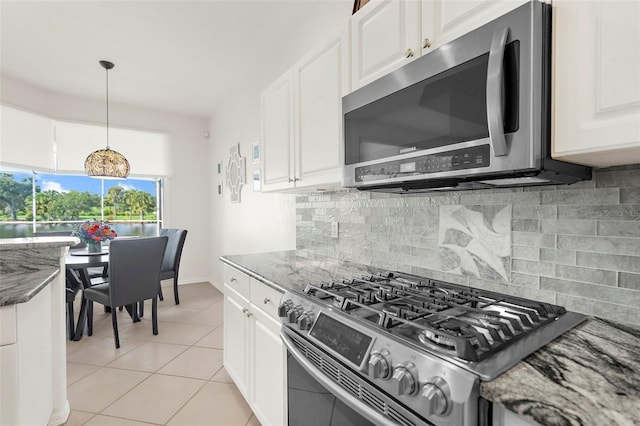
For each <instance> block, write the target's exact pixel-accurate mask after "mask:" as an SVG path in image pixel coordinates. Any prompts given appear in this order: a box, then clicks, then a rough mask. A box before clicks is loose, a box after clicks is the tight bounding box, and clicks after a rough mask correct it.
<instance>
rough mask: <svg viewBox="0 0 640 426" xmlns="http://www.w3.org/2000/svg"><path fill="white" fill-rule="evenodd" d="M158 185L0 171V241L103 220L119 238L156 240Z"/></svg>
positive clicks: (147, 181)
mask: <svg viewBox="0 0 640 426" xmlns="http://www.w3.org/2000/svg"><path fill="white" fill-rule="evenodd" d="M161 195H162V179H126V180H105V179H95V178H90V177H88V176H84V175H65V174H53V173H40V172H35V171H24V170H9V169H0V237H2V238H16V237H29V236H32V235H33V233H34V232H47V231H62V230H69V231H70V232H71V230H73V229H75V227H77V226H78V224H79V223H82V222H84V221H85V220H91V219H102V220H106V221H107V222H109V223H110V224H111V225H113V227H114V228H115V230H116V232H117V233H118V235H136V236H155V235H158V231H159V228H160V227H161V225H162V223H161V220H162V213H161V208H162V203H161Z"/></svg>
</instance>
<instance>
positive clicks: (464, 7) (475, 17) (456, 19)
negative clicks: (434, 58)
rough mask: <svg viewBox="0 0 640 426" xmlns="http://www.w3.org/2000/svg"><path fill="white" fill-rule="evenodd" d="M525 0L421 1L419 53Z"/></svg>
mask: <svg viewBox="0 0 640 426" xmlns="http://www.w3.org/2000/svg"><path fill="white" fill-rule="evenodd" d="M527 1H528V0H509V1H502V0H456V1H451V0H422V53H423V54H424V53H427V52H429V51H430V50H432V49H434V48H436V47H438V46H441V45H442V44H444V43H447V42H449V41H451V40H454V39H456V38H458V37H460V36H461V35H463V34H465V33H467V32H469V31H471V30H474V29H476V28H478V27H480V26H482V25H484V24H486V23H487V22H490V21H492V20H493V19H495V18H497V17H499V16H501V15H504V14H505V13H507V12H509V11H511V10H513V9H515V8H516V7H518V6H520V5H522V4H524V3H526V2H527Z"/></svg>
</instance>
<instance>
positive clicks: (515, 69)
mask: <svg viewBox="0 0 640 426" xmlns="http://www.w3.org/2000/svg"><path fill="white" fill-rule="evenodd" d="M551 10H552V9H551V6H549V5H547V4H545V3H541V2H539V1H531V2H529V3H526V4H524V5H522V6H520V7H518V8H516V9H514V10H513V11H511V12H509V13H507V14H505V15H503V16H501V17H499V18H497V19H495V20H494V21H492V22H490V23H488V24H486V25H484V26H482V27H480V28H478V29H476V30H473V31H472V32H469V33H467V34H465V35H463V36H462V37H460V38H457V39H456V40H453V41H452V42H450V43H448V44H445V45H443V46H441V47H439V48H437V49H435V50H434V51H432V52H430V53H428V54H426V55H424V56H423V57H421V58H419V59H416V60H415V61H413V62H411V63H409V64H407V65H405V66H403V67H402V68H400V69H398V70H396V71H393V72H392V73H390V74H388V75H386V76H384V77H382V78H380V79H378V80H376V81H374V82H372V83H370V84H368V85H366V86H364V87H362V88H360V89H358V90H356V91H355V92H353V93H351V94H349V95H347V96H345V97H344V98H343V99H342V107H343V114H344V137H345V167H344V176H343V184H344V186H345V187H357V188H360V189H366V190H378V191H384V192H399V193H404V192H416V191H432V190H435V189H446V190H452V189H477V188H491V187H506V186H527V185H548V184H570V183H574V182H577V181H581V180H585V179H590V178H591V169H590V168H589V167H585V166H581V165H576V164H570V163H565V162H561V161H557V160H553V159H552V158H551V146H550V145H551Z"/></svg>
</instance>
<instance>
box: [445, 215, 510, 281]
mask: <svg viewBox="0 0 640 426" xmlns="http://www.w3.org/2000/svg"><path fill="white" fill-rule="evenodd" d="M439 223H440V225H439V232H438V261H439V263H440V268H441V269H442V270H443V271H447V272H454V273H458V274H462V275H467V276H473V277H477V278H481V279H487V280H494V281H503V282H509V277H510V275H511V205H504V204H502V205H483V206H456V205H441V206H440V210H439Z"/></svg>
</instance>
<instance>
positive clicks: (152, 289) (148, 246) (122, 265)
mask: <svg viewBox="0 0 640 426" xmlns="http://www.w3.org/2000/svg"><path fill="white" fill-rule="evenodd" d="M167 240H168V238H167V237H152V238H139V239H126V240H113V241H111V243H110V246H109V275H108V278H106V279H107V280H108V281H107V282H105V283H102V284H96V285H94V286H91V287H90V288H87V289H85V290H84V298H85V299H86V300H87V302H88V303H89V306H90V308H89V309H88V312H89V315H88V316H87V333H88V335H89V336H91V335H92V334H93V315H91V314H90V313H91V312H92V311H93V307H92V306H93V305H92V304H93V302H97V303H100V304H102V305H104V306H107V307H109V308H111V322H112V325H113V335H114V338H115V343H116V348H119V347H120V338H119V335H118V319H117V313H118V309H115V308H118V307H120V306H127V307H128V309H127V310H128V311H129V313H130V314H131V315H132V318H133V319H134V322H135V321H136V318H137V305H138V303H140V302H144V301H145V300H149V299H151V321H152V326H153V334H158V287H159V283H160V266H161V265H162V258H163V256H164V252H165V249H166V247H167Z"/></svg>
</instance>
